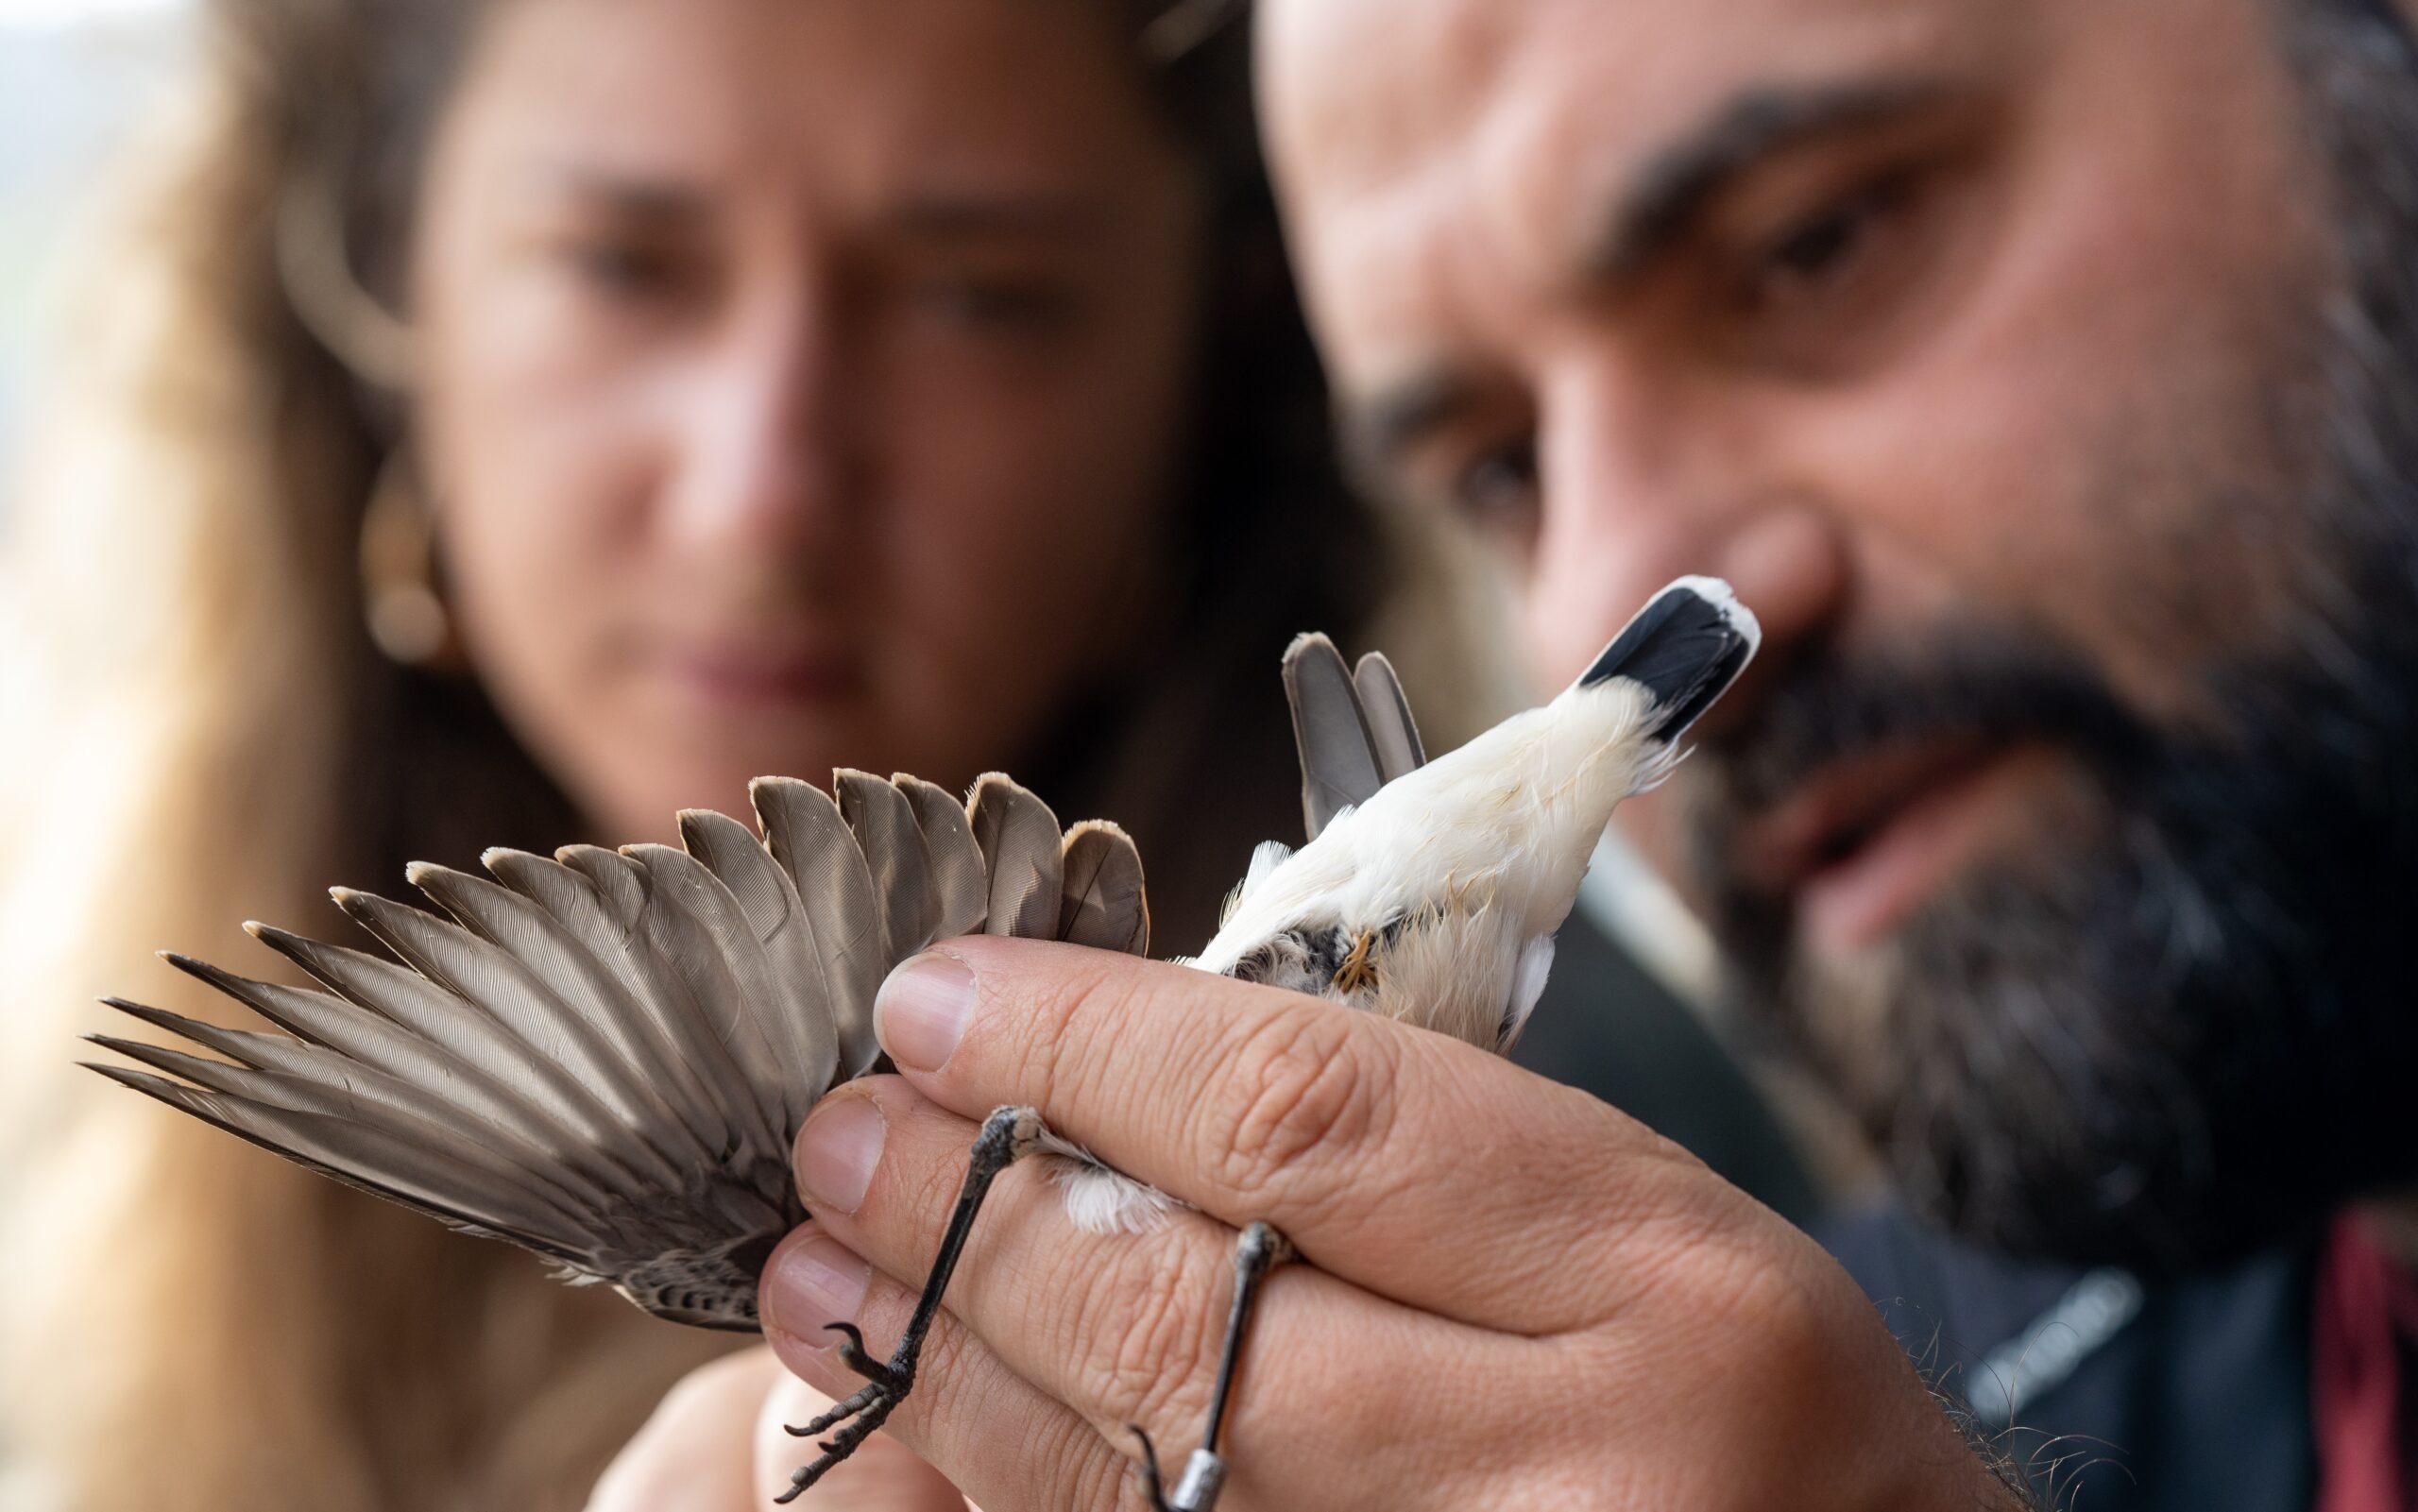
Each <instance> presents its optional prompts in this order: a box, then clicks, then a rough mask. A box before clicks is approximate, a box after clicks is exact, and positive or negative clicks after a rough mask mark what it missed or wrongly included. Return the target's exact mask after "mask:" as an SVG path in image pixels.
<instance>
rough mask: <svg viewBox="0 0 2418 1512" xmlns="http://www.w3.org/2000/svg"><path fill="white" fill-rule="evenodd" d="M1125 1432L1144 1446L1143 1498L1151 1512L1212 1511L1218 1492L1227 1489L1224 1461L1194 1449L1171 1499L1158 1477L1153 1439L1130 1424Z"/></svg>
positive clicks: (1157, 1460) (1212, 1454)
mask: <svg viewBox="0 0 2418 1512" xmlns="http://www.w3.org/2000/svg"><path fill="white" fill-rule="evenodd" d="M1126 1431H1127V1432H1129V1433H1131V1434H1132V1436H1134V1437H1135V1438H1137V1439H1139V1440H1140V1441H1141V1444H1142V1496H1143V1499H1144V1500H1145V1501H1147V1502H1149V1504H1150V1512H1209V1509H1210V1508H1211V1507H1213V1506H1215V1505H1216V1504H1217V1502H1218V1492H1219V1491H1221V1490H1224V1489H1225V1486H1226V1462H1225V1461H1224V1460H1222V1459H1220V1458H1218V1456H1217V1455H1216V1454H1214V1453H1210V1452H1209V1451H1208V1450H1206V1449H1196V1450H1194V1451H1193V1452H1192V1458H1191V1460H1190V1461H1188V1462H1187V1463H1186V1464H1185V1465H1184V1467H1183V1480H1181V1481H1179V1482H1177V1483H1176V1488H1175V1495H1174V1496H1173V1497H1172V1498H1170V1497H1168V1495H1167V1493H1166V1482H1165V1481H1164V1480H1162V1479H1161V1478H1160V1475H1159V1452H1158V1449H1157V1447H1156V1446H1154V1445H1153V1444H1152V1443H1151V1442H1150V1436H1149V1434H1146V1433H1144V1432H1143V1431H1142V1430H1141V1429H1139V1428H1137V1427H1134V1426H1132V1425H1131V1424H1128V1425H1127V1430H1126Z"/></svg>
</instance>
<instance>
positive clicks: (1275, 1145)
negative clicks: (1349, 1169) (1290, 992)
mask: <svg viewBox="0 0 2418 1512" xmlns="http://www.w3.org/2000/svg"><path fill="white" fill-rule="evenodd" d="M1353 1028H1354V1026H1352V1025H1351V1024H1349V1023H1348V1022H1345V1021H1343V1020H1341V1019H1339V1018H1338V1017H1337V1016H1336V1015H1333V1014H1329V1013H1325V1012H1319V1011H1307V1012H1304V1011H1283V1012H1279V1013H1275V1014H1272V1015H1271V1016H1270V1017H1269V1018H1268V1019H1267V1020H1266V1021H1265V1022H1264V1023H1262V1024H1260V1025H1259V1026H1257V1027H1255V1028H1253V1029H1252V1031H1251V1032H1250V1033H1249V1035H1248V1036H1247V1037H1246V1038H1245V1039H1244V1041H1243V1042H1242V1044H1241V1045H1240V1046H1239V1047H1238V1048H1237V1050H1236V1053H1235V1056H1234V1058H1233V1062H1232V1063H1231V1066H1230V1067H1229V1069H1228V1071H1227V1072H1226V1074H1225V1076H1224V1077H1223V1078H1222V1079H1221V1084H1220V1086H1219V1088H1218V1093H1217V1095H1216V1096H1213V1097H1212V1098H1211V1099H1210V1108H1211V1116H1212V1117H1213V1118H1215V1119H1216V1120H1217V1128H1216V1129H1215V1130H1214V1134H1215V1138H1214V1140H1213V1142H1212V1146H1211V1147H1212V1148H1213V1149H1214V1150H1215V1151H1217V1152H1218V1158H1219V1161H1220V1165H1221V1168H1220V1169H1219V1170H1218V1172H1217V1173H1216V1174H1217V1176H1218V1179H1219V1180H1220V1181H1222V1182H1223V1183H1224V1184H1225V1185H1226V1186H1227V1187H1229V1188H1230V1189H1231V1190H1233V1191H1235V1192H1237V1193H1241V1194H1244V1195H1246V1196H1252V1195H1258V1194H1263V1193H1267V1192H1269V1191H1270V1190H1272V1189H1275V1188H1278V1187H1282V1186H1286V1185H1292V1184H1296V1183H1298V1182H1299V1181H1301V1180H1302V1179H1303V1176H1304V1174H1305V1173H1309V1172H1313V1171H1315V1170H1317V1169H1319V1168H1320V1167H1322V1166H1331V1165H1332V1164H1335V1162H1336V1160H1337V1157H1340V1156H1343V1155H1346V1154H1348V1153H1352V1152H1355V1151H1359V1150H1362V1149H1365V1148H1367V1147H1370V1146H1371V1145H1374V1144H1376V1143H1378V1142H1380V1141H1382V1139H1383V1138H1384V1137H1385V1132H1386V1124H1387V1121H1388V1117H1389V1113H1388V1110H1389V1108H1390V1100H1389V1098H1388V1096H1387V1088H1388V1086H1389V1085H1390V1082H1391V1080H1392V1075H1391V1068H1390V1067H1389V1066H1388V1065H1387V1064H1386V1063H1385V1061H1386V1052H1385V1051H1384V1050H1383V1049H1382V1048H1381V1047H1380V1046H1379V1045H1378V1044H1377V1043H1376V1042H1375V1041H1374V1040H1373V1038H1372V1037H1371V1036H1367V1035H1359V1034H1354V1033H1353V1032H1352V1029H1353Z"/></svg>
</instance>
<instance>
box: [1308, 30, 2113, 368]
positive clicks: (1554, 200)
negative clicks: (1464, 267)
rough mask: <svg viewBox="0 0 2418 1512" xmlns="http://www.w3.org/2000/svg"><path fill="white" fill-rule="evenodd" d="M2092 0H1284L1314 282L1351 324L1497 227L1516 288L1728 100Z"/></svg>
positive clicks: (1565, 251) (1874, 76) (1942, 62)
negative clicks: (1395, 282)
mask: <svg viewBox="0 0 2418 1512" xmlns="http://www.w3.org/2000/svg"><path fill="white" fill-rule="evenodd" d="M2072 3H2073V0H1263V5H1264V14H1265V15H1266V17H1267V21H1266V24H1265V26H1264V32H1263V35H1264V42H1263V59H1262V62H1263V79H1264V88H1265V91H1266V103H1267V108H1268V114H1269V141H1270V145H1271V148H1272V150H1273V152H1274V155H1275V159H1276V164H1277V169H1278V174H1279V178H1280V179H1281V180H1282V182H1283V184H1284V187H1285V191H1286V200H1287V205H1288V209H1289V210H1290V212H1292V215H1293V218H1294V220H1295V222H1296V226H1297V231H1298V240H1299V241H1300V243H1301V245H1302V251H1303V256H1304V259H1305V262H1306V263H1307V265H1308V272H1309V275H1310V279H1311V283H1312V288H1311V293H1312V296H1313V297H1314V298H1318V299H1320V302H1323V303H1329V304H1332V303H1333V302H1334V301H1333V300H1331V299H1326V298H1323V297H1321V296H1320V290H1319V288H1318V284H1319V283H1320V281H1321V280H1322V279H1323V280H1326V281H1329V282H1335V281H1338V280H1337V279H1336V277H1335V275H1337V273H1338V272H1340V273H1341V281H1347V282H1348V283H1349V284H1350V285H1351V287H1352V288H1353V290H1354V303H1356V304H1359V305H1361V306H1363V308H1361V309H1358V310H1356V311H1342V312H1337V311H1332V310H1330V311H1327V312H1322V314H1326V315H1328V316H1329V318H1330V319H1332V318H1333V317H1335V316H1336V315H1338V314H1340V315H1342V316H1344V317H1345V318H1348V319H1351V320H1352V321H1353V322H1354V324H1360V323H1363V322H1364V321H1367V320H1368V318H1369V317H1371V316H1373V315H1374V314H1376V311H1375V309H1374V306H1375V304H1376V303H1377V302H1378V301H1379V300H1380V299H1382V300H1383V302H1384V303H1385V304H1386V305H1387V306H1388V307H1390V308H1397V309H1398V308H1399V307H1400V306H1401V305H1403V304H1404V303H1405V300H1406V299H1409V298H1415V297H1418V296H1417V295H1416V294H1414V293H1413V291H1412V290H1411V289H1410V288H1408V287H1403V288H1389V287H1387V286H1386V282H1387V280H1385V279H1383V278H1376V279H1371V278H1368V277H1365V275H1369V274H1372V273H1374V272H1375V270H1376V269H1377V268H1378V267H1379V266H1380V265H1386V266H1388V267H1389V269H1390V270H1391V271H1394V272H1398V273H1401V274H1403V275H1404V276H1405V279H1406V280H1407V281H1408V282H1409V283H1414V284H1415V283H1418V282H1422V281H1427V282H1432V281H1433V275H1434V274H1435V273H1436V268H1435V266H1434V264H1435V263H1437V261H1438V260H1439V258H1442V257H1443V256H1445V255H1446V254H1445V249H1444V248H1443V247H1442V246H1439V243H1440V242H1443V241H1447V240H1452V241H1458V242H1460V243H1462V244H1464V246H1462V248H1461V250H1462V252H1463V254H1468V253H1470V252H1472V251H1473V246H1472V245H1470V244H1473V243H1474V242H1475V241H1477V240H1480V239H1487V240H1490V242H1491V244H1492V245H1490V246H1489V247H1488V248H1487V249H1486V251H1485V253H1484V254H1483V255H1484V256H1486V257H1487V258H1488V259H1490V261H1491V262H1492V263H1495V264H1496V265H1494V266H1492V267H1490V269H1489V273H1490V276H1491V277H1493V278H1494V279H1495V280H1496V281H1497V282H1498V283H1503V282H1506V281H1509V282H1514V283H1516V282H1519V281H1522V280H1523V279H1524V277H1537V278H1541V277H1544V276H1545V275H1546V273H1547V270H1549V269H1551V268H1553V267H1554V266H1556V265H1557V264H1566V263H1568V262H1569V261H1570V259H1571V257H1572V256H1573V254H1574V253H1575V251H1576V247H1575V245H1574V244H1575V242H1576V241H1577V240H1578V239H1580V238H1582V237H1585V236H1588V235H1592V234H1594V233H1595V232H1596V231H1597V230H1598V228H1595V227H1592V225H1587V224H1584V219H1585V217H1588V216H1591V215H1594V214H1597V213H1599V212H1600V202H1601V201H1603V200H1605V199H1607V198H1612V197H1617V196H1619V195H1622V194H1624V193H1626V192H1627V191H1630V190H1632V189H1636V188H1639V187H1641V186H1642V181H1643V180H1645V179H1647V178H1651V176H1653V175H1654V174H1655V173H1656V172H1658V171H1660V169H1661V168H1662V167H1664V166H1667V161H1668V160H1670V159H1671V158H1673V157H1674V156H1675V155H1677V154H1680V153H1682V152H1683V151H1684V149H1685V148H1687V146H1688V145H1689V144H1690V141H1691V139H1692V138H1693V137H1696V136H1700V135H1702V134H1704V133H1707V132H1710V131H1715V130H1717V129H1718V128H1719V127H1720V124H1721V121H1722V119H1723V117H1724V114H1725V112H1729V113H1736V112H1737V111H1739V110H1745V109H1747V108H1750V107H1751V106H1752V104H1753V103H1754V101H1755V100H1756V99H1758V98H1768V97H1771V96H1774V95H1776V94H1779V93H1789V92H1804V93H1820V92H1822V91H1824V90H1832V91H1848V90H1851V89H1854V88H1856V87H1858V86H1861V85H1871V86H1876V87H1888V86H1889V85H1891V84H1893V83H1894V84H1899V85H1902V84H1905V83H1908V82H1911V81H1914V80H1916V79H1919V78H1921V77H1923V76H1928V75H1938V74H1942V73H1950V72H1954V71H1957V70H1959V69H1963V68H1968V67H1971V66H1973V64H1974V62H1975V60H1977V59H1989V58H1992V57H1993V56H1994V55H1996V56H2003V55H2004V54H2005V53H2006V51H2007V50H2008V49H2009V48H2010V47H2011V46H2013V45H2014V42H2013V37H2014V36H2015V35H2016V34H2019V33H2020V32H2021V30H2022V29H2023V28H2024V26H2025V25H2029V24H2031V23H2033V22H2035V20H2036V19H2037V17H2038V15H2039V14H2040V13H2043V12H2050V11H2055V10H2062V9H2070V8H2071V7H2072ZM2086 3H2092V4H2103V3H2104V0H2086ZM1406 263H1423V264H1425V266H1424V267H1423V268H1422V270H1421V271H1419V272H1412V271H1411V270H1410V269H1409V268H1408V267H1407V266H1405V264H1406ZM1337 334H1345V333H1341V332H1338V333H1337ZM1353 345H1354V343H1353V342H1352V341H1350V339H1349V337H1348V335H1347V336H1346V339H1345V340H1344V342H1343V346H1344V348H1345V349H1344V350H1343V351H1342V352H1340V353H1338V355H1339V356H1341V357H1343V358H1345V359H1346V360H1347V361H1349V360H1350V359H1351V358H1352V357H1354V355H1355V353H1354V351H1352V350H1351V348H1352V347H1353Z"/></svg>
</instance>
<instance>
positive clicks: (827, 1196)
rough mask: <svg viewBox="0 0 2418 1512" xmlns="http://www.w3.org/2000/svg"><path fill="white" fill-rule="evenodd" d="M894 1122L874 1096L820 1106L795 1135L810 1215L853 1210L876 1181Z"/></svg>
mask: <svg viewBox="0 0 2418 1512" xmlns="http://www.w3.org/2000/svg"><path fill="white" fill-rule="evenodd" d="M889 1136H890V1125H889V1123H888V1121H887V1120H885V1119H884V1118H883V1117H882V1116H881V1109H880V1107H879V1106H878V1105H877V1104H876V1103H875V1102H874V1100H873V1099H872V1098H871V1097H860V1096H843V1097H839V1098H835V1099H833V1100H832V1101H831V1102H830V1103H828V1104H827V1105H826V1106H824V1107H821V1108H817V1109H816V1110H814V1112H813V1113H811V1114H810V1115H809V1117H808V1118H807V1120H806V1127H805V1128H804V1129H803V1130H799V1132H798V1136H797V1184H798V1186H799V1188H800V1191H801V1195H802V1196H804V1197H805V1198H806V1207H807V1211H808V1212H809V1213H854V1212H856V1211H857V1209H858V1208H859V1207H860V1206H862V1205H863V1203H864V1200H865V1188H866V1187H868V1186H870V1185H872V1184H873V1168H874V1167H875V1166H876V1165H877V1164H880V1162H881V1146H882V1142H883V1141H884V1140H885V1139H887V1138H889Z"/></svg>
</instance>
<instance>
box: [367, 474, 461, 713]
mask: <svg viewBox="0 0 2418 1512" xmlns="http://www.w3.org/2000/svg"><path fill="white" fill-rule="evenodd" d="M361 606H362V614H363V617H364V618H365V619H366V620H367V622H368V627H369V638H370V639H371V640H373V641H375V642H377V645H378V649H379V650H380V651H382V652H383V653H385V654H386V658H387V659H388V660H389V661H393V662H395V663H398V664H399V665H401V666H404V667H417V668H419V669H421V670H423V671H459V670H461V668H462V666H463V657H462V647H461V643H460V641H459V640H457V639H456V638H455V637H454V635H453V617H452V616H451V614H449V613H447V612H446V608H445V600H444V598H443V597H442V596H441V595H440V594H439V593H438V592H437V590H436V516H435V514H434V511H432V510H431V509H430V508H429V507H428V503H427V501H426V500H424V499H423V498H421V496H420V493H419V490H418V488H417V487H416V486H415V485H414V484H413V481H412V467H411V463H410V461H409V460H408V458H407V457H406V456H405V455H404V449H402V448H400V447H398V448H396V450H395V452H394V454H393V455H391V456H389V457H388V458H387V459H386V464H385V466H384V467H382V468H380V469H379V472H378V482H377V484H376V485H375V486H374V487H372V488H371V489H370V492H369V503H368V507H366V509H364V510H363V511H362V514H361Z"/></svg>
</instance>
